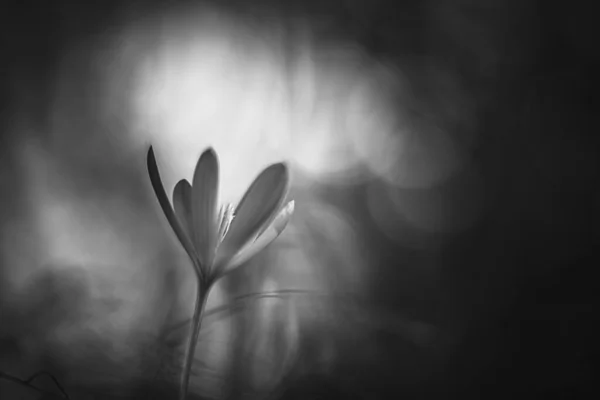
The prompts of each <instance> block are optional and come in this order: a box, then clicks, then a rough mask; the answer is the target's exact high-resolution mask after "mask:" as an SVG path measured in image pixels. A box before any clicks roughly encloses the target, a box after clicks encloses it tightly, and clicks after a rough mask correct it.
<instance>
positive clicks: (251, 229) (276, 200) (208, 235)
mask: <svg viewBox="0 0 600 400" xmlns="http://www.w3.org/2000/svg"><path fill="white" fill-rule="evenodd" d="M147 163H148V173H149V175H150V181H151V182H152V187H153V188H154V192H155V194H156V197H157V198H158V201H159V203H160V206H161V208H162V210H163V212H164V213H165V216H166V217H167V220H168V221H169V224H170V225H171V227H172V228H173V231H174V232H175V234H176V235H177V238H178V239H179V241H180V242H181V244H182V245H183V247H184V249H185V250H186V252H187V254H188V255H189V257H190V259H191V260H192V262H193V264H194V269H195V270H196V272H197V274H198V276H199V278H200V279H201V281H202V282H204V283H207V284H209V285H210V283H212V282H214V281H216V280H217V279H219V278H221V277H222V276H224V275H225V274H227V273H229V272H231V271H233V270H234V269H235V268H236V267H238V266H240V265H242V264H243V263H245V262H246V261H248V260H250V258H252V257H253V256H255V255H256V254H257V253H258V252H260V251H261V250H262V249H264V248H265V247H266V246H267V245H269V244H270V243H271V242H272V241H273V240H275V239H276V238H277V237H278V236H279V234H280V233H281V232H282V231H283V229H284V228H285V227H286V225H287V223H288V221H289V220H290V217H291V216H292V213H293V211H294V202H293V201H290V202H288V203H287V204H286V205H285V206H283V207H282V205H283V202H284V199H285V196H286V194H287V191H288V185H289V172H288V167H287V165H286V164H285V163H281V162H280V163H276V164H272V165H270V166H268V167H267V168H265V169H264V170H263V171H262V172H261V173H260V174H259V175H258V176H257V177H256V179H255V180H254V182H253V183H252V184H251V185H250V187H249V188H248V190H247V191H246V193H245V194H244V196H243V197H242V199H241V200H240V202H239V204H238V205H237V207H235V209H234V208H233V206H232V205H231V204H224V205H222V206H221V207H220V211H219V212H218V213H217V199H218V189H219V161H218V157H217V154H216V153H215V151H214V150H213V149H212V148H208V149H206V150H205V151H204V152H203V153H202V155H201V156H200V158H199V159H198V163H197V164H196V169H195V171H194V177H193V180H192V184H191V185H190V183H189V182H188V181H187V180H185V179H182V180H180V181H179V182H178V183H177V184H176V185H175V188H174V189H173V205H171V203H170V202H169V198H168V196H167V193H166V192H165V189H164V187H163V184H162V180H161V178H160V173H159V171H158V167H157V165H156V158H155V157H154V151H153V149H152V147H150V149H149V150H148V157H147Z"/></svg>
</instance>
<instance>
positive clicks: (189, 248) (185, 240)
mask: <svg viewBox="0 0 600 400" xmlns="http://www.w3.org/2000/svg"><path fill="white" fill-rule="evenodd" d="M147 166H148V175H150V182H152V188H153V189H154V193H155V194H156V198H157V199H158V203H159V204H160V207H161V208H162V210H163V212H164V213H165V216H166V217H167V221H169V224H170V225H171V228H173V231H174V232H175V235H177V238H178V239H179V242H181V244H182V246H183V248H184V249H185V251H186V252H187V254H188V256H189V257H190V259H191V260H192V262H193V263H194V267H195V268H196V270H197V271H198V272H201V271H200V269H199V268H200V265H199V262H198V255H197V254H196V250H195V249H194V246H193V245H192V242H191V240H190V237H189V236H188V235H187V234H186V233H185V230H184V228H183V227H182V226H181V224H180V223H179V220H178V219H177V216H176V215H175V213H174V211H173V208H172V207H171V204H170V203H169V198H168V197H167V193H166V192H165V189H164V187H163V184H162V180H161V178H160V173H159V172H158V166H157V165H156V158H155V157H154V150H153V149H152V146H150V149H149V150H148V157H147Z"/></svg>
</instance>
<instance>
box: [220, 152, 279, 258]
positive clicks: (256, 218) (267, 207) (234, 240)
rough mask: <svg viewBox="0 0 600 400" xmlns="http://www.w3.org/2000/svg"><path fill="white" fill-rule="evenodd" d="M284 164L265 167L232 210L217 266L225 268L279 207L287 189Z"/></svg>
mask: <svg viewBox="0 0 600 400" xmlns="http://www.w3.org/2000/svg"><path fill="white" fill-rule="evenodd" d="M288 182H289V172H288V168H287V165H285V164H284V163H277V164H273V165H271V166H269V167H267V168H266V169H265V170H263V171H262V172H261V173H260V175H258V177H257V178H256V179H255V180H254V182H253V183H252V185H250V187H249V188H248V190H247V191H246V193H245V194H244V197H242V200H241V201H240V203H239V205H238V206H237V208H236V210H235V217H234V218H233V221H231V225H230V226H229V231H228V232H227V235H225V238H224V239H223V243H221V246H220V248H219V255H218V257H219V261H218V262H219V264H220V265H225V264H227V262H228V261H229V260H230V259H231V258H232V257H233V256H234V255H235V253H236V252H237V251H238V250H239V249H241V248H242V247H243V246H244V245H245V244H247V243H248V242H249V241H250V240H252V239H253V238H254V236H255V235H256V234H257V233H258V232H259V231H260V229H261V228H262V227H263V225H264V224H265V223H266V222H267V221H269V220H270V219H271V218H272V217H273V214H275V213H276V212H277V211H278V210H279V208H280V207H281V203H282V202H283V200H284V197H285V195H286V192H287V189H288Z"/></svg>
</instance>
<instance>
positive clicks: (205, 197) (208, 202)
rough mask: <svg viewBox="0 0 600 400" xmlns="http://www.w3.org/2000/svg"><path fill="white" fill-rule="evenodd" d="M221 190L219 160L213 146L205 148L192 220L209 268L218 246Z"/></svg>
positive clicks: (194, 188) (197, 175)
mask: <svg viewBox="0 0 600 400" xmlns="http://www.w3.org/2000/svg"><path fill="white" fill-rule="evenodd" d="M218 190H219V160H218V159H217V155H216V153H215V151H214V150H213V149H212V148H208V149H207V150H205V151H204V152H203V153H202V155H201V156H200V158H199V159H198V164H196V170H195V171H194V180H193V182H192V220H193V226H194V233H195V238H196V242H195V243H196V249H197V250H198V253H199V256H200V259H201V260H202V261H203V262H204V264H205V265H206V267H207V268H208V267H209V266H210V265H211V264H212V261H213V259H214V255H215V248H216V243H217V241H216V231H217V226H216V225H217V222H216V209H217V195H218Z"/></svg>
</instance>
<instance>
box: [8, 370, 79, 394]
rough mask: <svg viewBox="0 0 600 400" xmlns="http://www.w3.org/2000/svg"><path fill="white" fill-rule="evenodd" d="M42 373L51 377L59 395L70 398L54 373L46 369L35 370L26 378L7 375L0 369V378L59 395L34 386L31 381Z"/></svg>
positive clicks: (41, 391) (45, 392)
mask: <svg viewBox="0 0 600 400" xmlns="http://www.w3.org/2000/svg"><path fill="white" fill-rule="evenodd" d="M42 375H46V376H48V377H49V378H50V379H52V381H53V382H54V384H55V385H56V387H57V388H58V390H59V391H60V393H61V395H60V397H63V398H65V399H67V400H70V397H69V395H68V394H67V392H66V391H65V390H64V389H63V387H62V386H61V384H60V383H58V379H56V378H55V377H54V375H52V374H51V373H49V372H47V371H40V372H36V373H35V374H33V375H32V376H30V377H29V378H27V379H19V378H17V377H15V376H12V375H9V374H7V373H5V372H2V371H0V378H2V379H5V380H7V381H10V382H14V383H16V384H19V385H21V386H25V387H28V388H30V389H33V390H35V391H38V392H40V393H44V394H49V395H51V396H56V397H59V395H58V394H57V393H54V392H50V391H48V390H45V389H41V388H39V387H37V386H34V385H33V384H32V383H31V382H32V381H33V380H34V379H35V378H37V377H39V376H42Z"/></svg>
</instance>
